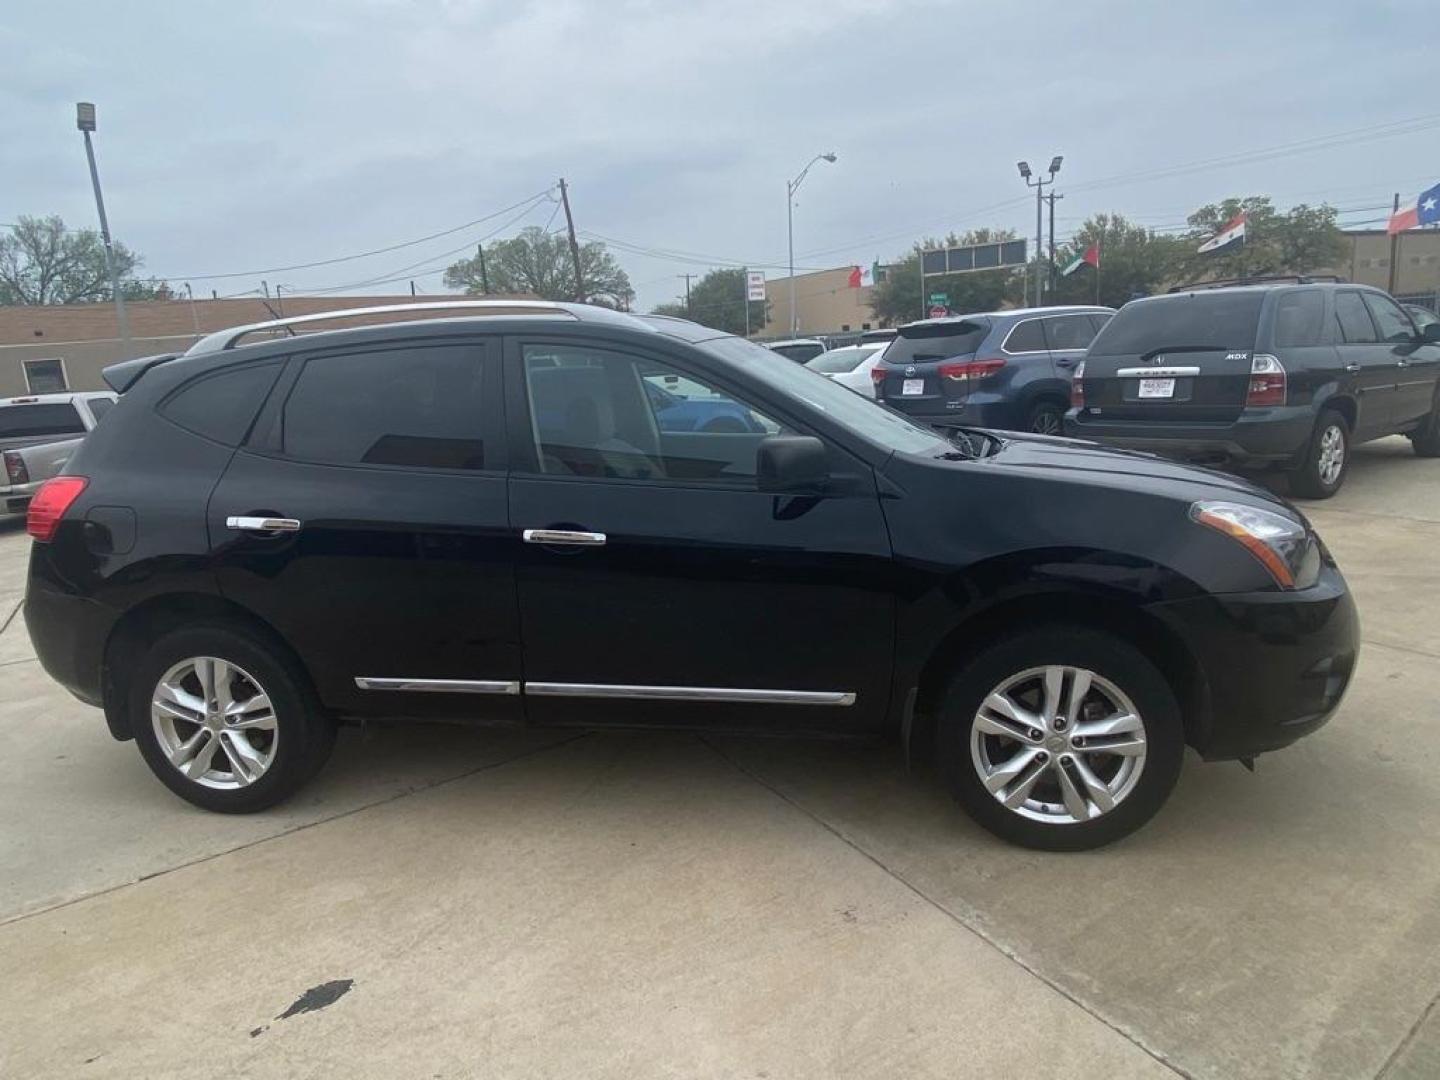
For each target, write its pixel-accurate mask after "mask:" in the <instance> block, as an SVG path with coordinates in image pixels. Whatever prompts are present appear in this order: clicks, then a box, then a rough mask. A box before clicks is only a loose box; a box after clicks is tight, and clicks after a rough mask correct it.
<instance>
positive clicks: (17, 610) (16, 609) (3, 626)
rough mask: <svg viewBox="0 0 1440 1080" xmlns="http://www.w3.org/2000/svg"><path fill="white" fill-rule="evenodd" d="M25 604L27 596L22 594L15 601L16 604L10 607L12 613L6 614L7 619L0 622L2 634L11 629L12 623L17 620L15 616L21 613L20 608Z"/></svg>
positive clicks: (0, 632)
mask: <svg viewBox="0 0 1440 1080" xmlns="http://www.w3.org/2000/svg"><path fill="white" fill-rule="evenodd" d="M24 606H25V598H24V597H23V596H22V597H21V598H20V599H19V600H16V601H15V606H14V607H13V608H11V609H10V614H9V615H6V616H5V621H4V622H3V623H0V634H3V633H4V632H5V631H6V630H9V629H10V624H11V623H12V622H14V621H15V616H16V615H19V614H20V609H21V608H22V607H24Z"/></svg>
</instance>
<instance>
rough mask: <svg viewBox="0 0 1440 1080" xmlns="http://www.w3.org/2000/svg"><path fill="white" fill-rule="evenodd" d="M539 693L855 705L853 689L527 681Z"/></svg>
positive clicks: (527, 686)
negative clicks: (756, 688)
mask: <svg viewBox="0 0 1440 1080" xmlns="http://www.w3.org/2000/svg"><path fill="white" fill-rule="evenodd" d="M525 693H526V694H527V695H528V694H534V695H535V696H536V697H599V698H634V699H640V700H648V701H728V702H732V703H737V704H749V705H854V704H855V693H854V691H850V690H751V689H742V688H740V687H730V686H632V685H626V684H620V683H561V682H526V683H525Z"/></svg>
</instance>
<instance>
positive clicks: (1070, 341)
mask: <svg viewBox="0 0 1440 1080" xmlns="http://www.w3.org/2000/svg"><path fill="white" fill-rule="evenodd" d="M1093 340H1095V324H1094V323H1092V322H1091V321H1090V317H1089V316H1088V315H1057V316H1055V317H1054V318H1053V319H1046V320H1045V341H1046V344H1048V345H1049V346H1050V348H1052V349H1054V350H1055V351H1057V352H1063V351H1064V350H1066V349H1083V348H1085V346H1087V345H1089V344H1090V342H1092V341H1093Z"/></svg>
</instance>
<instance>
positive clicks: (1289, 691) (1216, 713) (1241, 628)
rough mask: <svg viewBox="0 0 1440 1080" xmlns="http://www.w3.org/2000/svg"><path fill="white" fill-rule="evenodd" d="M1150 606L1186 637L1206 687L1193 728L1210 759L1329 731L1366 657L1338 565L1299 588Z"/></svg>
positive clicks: (1237, 755) (1198, 744) (1261, 749)
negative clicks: (1203, 706) (1324, 727)
mask: <svg viewBox="0 0 1440 1080" xmlns="http://www.w3.org/2000/svg"><path fill="white" fill-rule="evenodd" d="M1149 610H1150V611H1151V612H1153V613H1154V614H1155V615H1156V616H1158V617H1159V618H1160V619H1162V620H1163V621H1164V622H1165V623H1166V625H1167V626H1169V627H1170V628H1171V630H1172V631H1174V633H1175V634H1176V635H1177V636H1178V637H1179V638H1180V639H1181V640H1182V641H1184V642H1185V644H1186V646H1187V647H1188V648H1189V651H1190V654H1191V655H1192V656H1193V657H1194V658H1195V660H1196V661H1197V663H1198V664H1199V666H1200V669H1201V673H1202V675H1203V676H1204V679H1205V682H1206V684H1207V686H1208V698H1209V708H1208V709H1207V710H1206V713H1207V715H1206V716H1204V717H1202V718H1201V721H1200V724H1199V730H1196V731H1192V732H1191V739H1192V741H1194V742H1195V744H1196V749H1197V750H1199V751H1200V754H1201V755H1202V756H1203V757H1205V758H1206V759H1207V760H1227V759H1234V758H1242V757H1251V756H1253V755H1255V754H1260V753H1264V752H1265V751H1267V750H1278V749H1279V748H1280V747H1282V746H1288V745H1289V744H1290V743H1292V742H1294V741H1295V740H1296V739H1298V738H1300V737H1301V736H1304V735H1308V734H1309V733H1310V732H1312V731H1315V730H1316V729H1317V728H1319V727H1321V726H1322V725H1323V724H1324V723H1325V722H1326V721H1327V720H1329V719H1330V717H1331V715H1332V714H1333V713H1334V712H1335V709H1336V708H1337V707H1338V706H1339V704H1340V699H1341V697H1342V696H1343V695H1344V693H1345V690H1346V688H1347V687H1348V686H1349V684H1350V677H1351V675H1352V674H1353V673H1354V670H1355V662H1356V659H1357V657H1358V655H1359V649H1360V620H1359V616H1358V615H1357V614H1356V611H1355V603H1354V600H1353V599H1352V598H1351V596H1350V591H1349V589H1348V588H1347V586H1346V584H1345V579H1344V578H1343V577H1342V576H1341V575H1340V572H1339V571H1338V570H1336V569H1335V568H1333V567H1326V568H1325V570H1324V571H1323V572H1322V574H1321V576H1320V581H1319V582H1318V583H1317V584H1315V585H1313V586H1312V587H1310V588H1308V589H1303V590H1300V591H1299V592H1263V593H1241V594H1233V595H1222V596H1200V597H1194V598H1191V599H1188V600H1176V601H1172V602H1169V603H1163V604H1155V605H1153V606H1152V607H1151V608H1150V609H1149Z"/></svg>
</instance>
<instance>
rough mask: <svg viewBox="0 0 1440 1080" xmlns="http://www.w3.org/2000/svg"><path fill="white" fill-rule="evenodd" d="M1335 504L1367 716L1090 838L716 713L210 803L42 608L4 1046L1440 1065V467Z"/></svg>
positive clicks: (1304, 1071)
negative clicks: (1082, 845)
mask: <svg viewBox="0 0 1440 1080" xmlns="http://www.w3.org/2000/svg"><path fill="white" fill-rule="evenodd" d="M1304 509H1305V510H1306V512H1307V513H1309V514H1310V515H1311V516H1312V518H1313V520H1314V521H1315V523H1316V525H1317V527H1318V528H1319V529H1320V530H1321V532H1322V534H1323V535H1324V536H1325V538H1326V541H1327V543H1328V544H1329V545H1330V547H1331V548H1332V550H1333V551H1334V552H1335V554H1336V556H1337V558H1339V560H1340V562H1341V565H1342V567H1343V569H1344V570H1345V572H1346V574H1347V577H1348V578H1349V580H1350V582H1351V584H1352V586H1353V587H1354V589H1355V591H1356V594H1357V598H1358V600H1359V604H1360V611H1361V616H1362V620H1363V623H1364V636H1365V639H1366V648H1365V652H1364V656H1363V660H1362V664H1361V667H1360V670H1359V672H1358V674H1357V676H1356V681H1355V684H1354V687H1353V688H1352V690H1351V693H1350V695H1349V697H1348V698H1347V700H1346V702H1345V705H1344V706H1343V708H1342V710H1341V713H1340V714H1339V715H1338V716H1337V718H1336V719H1335V720H1334V721H1333V722H1332V723H1331V724H1330V725H1329V726H1328V727H1327V728H1325V729H1323V730H1322V731H1321V732H1319V733H1318V734H1316V735H1315V736H1313V737H1312V738H1310V739H1308V740H1305V741H1303V742H1302V743H1301V744H1299V745H1297V746H1296V747H1293V748H1291V749H1290V750H1288V751H1285V752H1282V753H1278V754H1274V755H1269V756H1266V757H1262V758H1261V759H1260V761H1259V763H1258V768H1259V772H1258V774H1257V775H1254V776H1252V775H1250V774H1249V773H1246V772H1245V771H1244V770H1243V769H1241V768H1240V767H1239V766H1238V765H1203V764H1200V763H1198V762H1194V761H1191V762H1188V763H1187V767H1186V769H1185V774H1184V776H1183V777H1182V779H1181V784H1180V787H1179V789H1178V790H1177V792H1176V794H1175V797H1174V798H1173V799H1172V801H1171V803H1170V805H1169V806H1168V807H1167V808H1166V809H1165V810H1164V811H1163V812H1162V813H1161V815H1160V816H1159V817H1158V818H1157V819H1156V820H1155V821H1154V822H1152V823H1151V824H1150V825H1149V826H1147V827H1146V828H1145V829H1144V830H1142V831H1141V832H1140V833H1139V834H1137V835H1136V836H1135V837H1132V838H1130V839H1129V840H1127V841H1125V842H1123V843H1121V844H1119V845H1116V846H1113V847H1111V848H1108V849H1105V850H1102V851H1100V852H1093V853H1088V854H1083V855H1074V856H1057V855H1048V854H1040V853H1036V852H1028V851H1022V850H1019V849H1014V848H1009V847H1006V846H1005V845H1003V844H1001V843H999V842H997V841H995V840H993V839H991V838H990V837H989V836H988V834H985V833H983V832H981V831H980V830H979V829H978V828H976V827H975V826H973V825H972V824H971V823H970V822H969V821H968V820H967V819H966V818H965V816H964V815H963V814H962V813H961V812H960V811H959V810H958V809H957V808H955V807H954V805H953V804H952V803H951V802H950V800H949V799H948V797H946V796H945V795H944V793H943V792H942V791H941V790H940V788H939V786H938V784H937V783H936V781H935V780H934V779H933V778H931V777H929V776H927V775H923V774H922V775H907V774H906V773H905V772H904V770H903V769H902V768H901V767H900V765H899V763H898V762H897V761H896V759H895V755H894V754H893V752H891V751H889V750H886V749H883V748H882V749H873V748H856V747H844V746H829V745H823V744H822V745H815V744H806V743H773V742H758V741H754V740H741V739H711V740H699V739H695V738H691V737H686V736H664V737H657V736H648V735H605V736H583V737H575V736H572V735H570V734H567V733H560V734H556V733H535V732H485V731H469V730H463V729H451V728H439V727H437V728H424V729H418V728H417V729H400V728H381V729H379V730H377V731H372V732H371V733H370V734H369V735H368V737H364V738H362V737H360V735H359V733H358V732H351V731H347V732H344V733H342V740H341V746H340V748H339V750H338V752H337V754H336V758H335V760H334V761H333V762H332V764H331V765H330V766H329V767H328V768H327V770H326V772H325V773H324V774H322V776H321V777H320V779H319V781H318V782H317V783H316V784H315V785H314V786H313V787H312V788H311V789H310V790H309V791H307V792H306V793H305V794H304V796H302V797H301V798H299V799H297V800H295V802H294V803H292V804H289V805H287V806H286V807H284V808H281V809H280V810H278V811H275V812H272V813H270V814H266V815H262V816H260V817H252V818H241V819H235V818H222V817H219V816H216V815H208V814H205V813H203V812H201V811H198V810H194V809H192V808H190V807H189V806H188V805H187V804H184V803H182V802H179V801H178V800H176V799H175V798H174V797H173V796H171V795H170V794H169V793H168V792H167V791H165V789H164V788H162V787H161V786H160V785H159V783H158V782H157V781H155V780H153V779H152V778H151V777H150V775H149V773H148V771H147V770H146V769H145V768H144V766H143V764H142V763H141V762H140V760H139V757H138V755H137V754H136V753H135V751H134V749H133V747H132V746H129V745H123V746H122V745H120V744H116V743H114V742H112V741H111V740H110V739H109V737H108V735H106V734H105V732H104V728H103V724H102V722H101V720H100V717H99V715H98V713H96V712H95V711H94V710H90V709H87V708H85V707H83V706H81V705H79V704H78V703H75V702H73V701H71V700H70V699H69V698H68V696H66V695H65V694H64V693H63V692H61V691H59V690H58V689H57V688H55V687H54V686H53V685H52V684H50V683H49V682H48V681H47V680H46V679H45V677H44V675H43V672H41V671H40V670H39V668H38V665H37V664H36V663H35V662H34V660H33V659H32V658H31V657H32V656H33V654H32V653H31V652H30V650H29V643H28V640H27V639H26V638H25V636H24V627H23V623H22V622H20V621H19V620H18V619H16V620H12V622H11V624H10V626H9V627H8V628H6V629H5V630H4V631H3V632H0V769H3V777H4V782H3V784H0V822H3V825H0V867H3V868H4V874H3V876H0V920H3V922H0V970H3V971H4V972H5V973H6V976H5V978H4V979H3V980H0V1017H3V1023H0V1075H5V1076H67V1077H68V1076H77V1075H78V1076H88V1075H94V1076H232V1075H245V1076H329V1075H334V1074H336V1073H338V1072H340V1071H341V1070H344V1071H345V1072H348V1073H352V1074H354V1075H357V1076H377V1077H379V1076H384V1077H395V1076H415V1077H431V1076H445V1077H453V1076H501V1075H503V1076H507V1077H509V1076H537V1077H538V1076H556V1077H559V1076H566V1077H569V1076H616V1077H619V1076H626V1077H631V1076H654V1075H675V1076H707V1077H708V1076H723V1077H732V1076H733V1077H761V1076H768V1077H774V1078H776V1080H780V1078H788V1077H809V1076H814V1077H829V1076H856V1077H871V1076H873V1077H882V1076H883V1077H898V1076H906V1077H908V1076H937V1077H938V1076H945V1077H955V1076H1010V1075H1022V1074H1037V1075H1048V1074H1052V1073H1058V1072H1062V1071H1063V1073H1064V1074H1065V1075H1067V1076H1075V1077H1091V1076H1107V1077H1110V1076H1122V1077H1123V1076H1160V1077H1164V1076H1175V1075H1182V1076H1190V1077H1206V1078H1212V1077H1213V1078H1228V1077H1257V1078H1258V1077H1267V1078H1268V1077H1309V1076H1326V1077H1329V1076H1336V1077H1352V1076H1353V1077H1375V1076H1378V1075H1380V1074H1382V1073H1383V1074H1384V1076H1385V1077H1386V1078H1387V1080H1394V1078H1401V1077H1405V1078H1419V1077H1435V1076H1440V1010H1437V1008H1436V996H1437V992H1440V843H1437V842H1436V840H1435V837H1436V836H1437V834H1440V797H1437V785H1436V780H1435V778H1436V777H1437V776H1440V705H1437V704H1436V702H1437V701H1440V632H1437V631H1436V629H1435V627H1434V620H1433V618H1431V617H1430V613H1431V612H1433V611H1434V610H1435V605H1436V603H1437V601H1440V580H1437V577H1436V575H1435V574H1434V572H1433V570H1432V567H1433V566H1434V565H1435V561H1436V560H1435V552H1436V551H1437V550H1440V462H1435V461H1419V460H1418V459H1415V458H1413V457H1412V456H1410V454H1409V450H1408V444H1406V443H1404V442H1403V441H1400V440H1386V441H1384V442H1382V443H1378V444H1375V445H1374V446H1371V447H1366V448H1362V449H1361V450H1360V451H1359V456H1358V457H1357V461H1356V464H1355V469H1354V472H1353V474H1352V476H1351V478H1350V480H1349V482H1348V484H1347V487H1346V489H1345V491H1344V492H1343V493H1342V494H1341V495H1340V496H1339V497H1338V498H1337V499H1335V500H1333V501H1332V502H1330V503H1327V504H1307V505H1306V506H1305V507H1304ZM25 548H26V541H25V539H24V537H23V534H22V533H20V532H18V530H16V529H15V528H13V527H11V528H9V529H8V530H6V529H5V528H4V527H3V526H0V622H4V620H5V618H6V616H8V615H9V614H10V610H11V608H12V607H13V605H14V603H15V602H16V601H18V598H19V593H20V589H21V588H23V568H24V557H25ZM346 980H350V983H349V985H348V986H346V985H345V981H346ZM320 987H325V988H326V989H324V990H322V991H319V992H317V993H316V994H314V995H312V996H311V997H310V998H304V995H305V992H306V991H308V990H312V989H315V988H320ZM325 1001H329V1002H330V1003H329V1004H320V1003H323V1002H325ZM297 1002H302V1004H301V1006H300V1007H301V1008H303V1005H304V1004H319V1005H320V1007H317V1008H314V1009H311V1010H309V1011H299V1012H295V1013H293V1014H292V1015H290V1016H288V1017H286V1018H285V1019H278V1017H280V1016H281V1015H282V1014H283V1013H285V1012H286V1011H287V1010H288V1009H290V1008H291V1007H292V1006H293V1005H296V1004H297Z"/></svg>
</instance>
